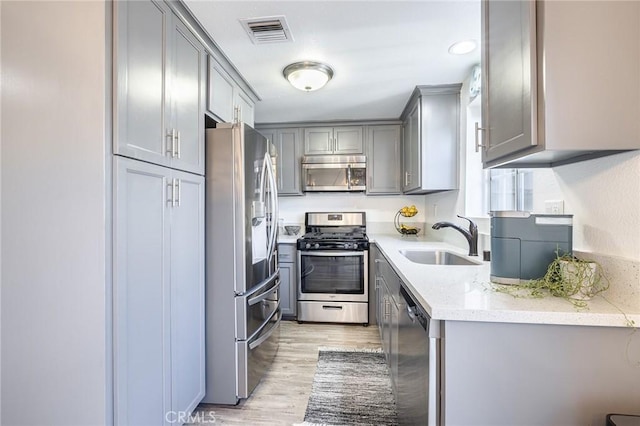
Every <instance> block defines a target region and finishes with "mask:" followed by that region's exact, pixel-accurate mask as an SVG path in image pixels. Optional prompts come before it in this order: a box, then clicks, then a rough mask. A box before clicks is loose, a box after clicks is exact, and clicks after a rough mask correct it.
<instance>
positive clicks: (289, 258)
mask: <svg viewBox="0 0 640 426" xmlns="http://www.w3.org/2000/svg"><path fill="white" fill-rule="evenodd" d="M297 256H298V249H296V245H295V244H278V262H283V263H293V262H295V260H296V258H297Z"/></svg>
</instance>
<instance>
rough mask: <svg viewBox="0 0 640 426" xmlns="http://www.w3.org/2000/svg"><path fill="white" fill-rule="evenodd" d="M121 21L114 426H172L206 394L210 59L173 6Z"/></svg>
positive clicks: (151, 6) (138, 5)
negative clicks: (206, 146)
mask: <svg viewBox="0 0 640 426" xmlns="http://www.w3.org/2000/svg"><path fill="white" fill-rule="evenodd" d="M113 16H114V43H113V46H114V57H113V58H114V77H113V78H114V102H113V104H114V153H115V154H116V156H115V157H114V168H115V171H114V180H115V182H114V218H115V220H114V236H115V242H114V250H115V253H114V292H113V293H114V294H113V300H114V302H113V303H114V306H113V319H114V325H113V333H114V339H113V342H114V343H113V344H114V352H113V356H114V411H115V414H114V419H115V422H116V424H118V425H147V424H153V425H163V424H164V425H169V424H175V423H176V422H177V423H182V422H180V421H179V418H180V416H185V415H186V414H187V413H189V412H191V411H192V410H193V409H194V408H195V407H196V406H197V404H198V403H199V402H200V400H201V399H202V398H203V397H204V392H205V381H204V379H205V362H204V361H205V340H204V177H203V173H204V95H205V91H204V87H205V84H206V77H205V75H206V56H205V51H204V47H203V45H202V44H201V43H200V41H199V40H198V38H197V37H196V36H195V35H194V34H193V33H192V32H191V30H190V29H189V28H188V26H187V25H185V23H184V22H183V21H182V20H181V19H180V18H179V17H178V16H177V15H176V13H174V11H173V10H172V8H171V7H170V6H169V5H168V4H167V3H164V2H162V1H154V0H146V1H128V2H125V1H120V2H114V15H113ZM140 160H143V161H140Z"/></svg>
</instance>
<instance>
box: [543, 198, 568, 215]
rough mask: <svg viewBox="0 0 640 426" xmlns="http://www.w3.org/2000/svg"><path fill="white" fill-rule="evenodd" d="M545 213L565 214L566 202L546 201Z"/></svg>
mask: <svg viewBox="0 0 640 426" xmlns="http://www.w3.org/2000/svg"><path fill="white" fill-rule="evenodd" d="M544 212H545V213H547V214H564V201H563V200H549V201H545V202H544Z"/></svg>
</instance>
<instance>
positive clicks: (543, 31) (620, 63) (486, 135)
mask: <svg viewBox="0 0 640 426" xmlns="http://www.w3.org/2000/svg"><path fill="white" fill-rule="evenodd" d="M639 17H640V3H638V2H539V1H494V0H483V1H482V37H483V57H482V75H483V81H482V102H483V105H482V124H481V126H480V131H479V132H477V133H478V136H477V137H478V141H476V143H478V144H481V145H482V161H483V164H484V166H485V167H498V166H504V167H551V166H554V165H560V164H566V163H571V162H575V161H581V160H586V159H590V158H595V157H599V156H603V155H609V154H613V153H616V152H620V151H622V150H629V149H638V148H640V126H638V125H637V123H638V117H639V116H640V83H639V79H638V69H640V38H639V37H637V32H638V28H639V27H640V18H639ZM567 28H571V31H567ZM611 46H616V48H615V49H612V48H611ZM567 52H571V54H570V55H568V54H567Z"/></svg>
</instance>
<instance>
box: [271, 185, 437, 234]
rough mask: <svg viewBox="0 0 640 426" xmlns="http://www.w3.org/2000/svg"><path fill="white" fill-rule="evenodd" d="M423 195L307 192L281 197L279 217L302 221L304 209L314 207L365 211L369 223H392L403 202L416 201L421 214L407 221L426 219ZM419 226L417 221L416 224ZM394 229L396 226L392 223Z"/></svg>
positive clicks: (316, 209) (305, 210)
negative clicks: (298, 195) (301, 194)
mask: <svg viewBox="0 0 640 426" xmlns="http://www.w3.org/2000/svg"><path fill="white" fill-rule="evenodd" d="M424 200H425V198H424V195H411V196H399V195H394V196H368V195H364V194H354V193H332V194H327V193H319V194H306V195H304V196H302V197H280V198H278V201H279V202H280V212H279V213H280V218H282V219H284V223H285V224H303V225H304V214H305V212H314V211H319V212H322V211H364V212H366V213H367V224H372V223H374V222H382V223H385V222H387V223H389V224H391V225H392V224H393V219H394V217H395V214H396V213H397V212H398V210H400V209H401V208H402V207H403V206H411V205H415V206H416V207H417V208H418V214H417V215H416V216H414V217H412V218H403V220H402V222H403V223H407V224H409V223H410V224H412V225H413V224H414V223H421V222H422V223H424V222H425V217H426V216H425V203H424ZM415 226H417V225H415ZM391 231H393V227H392V226H391Z"/></svg>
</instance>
